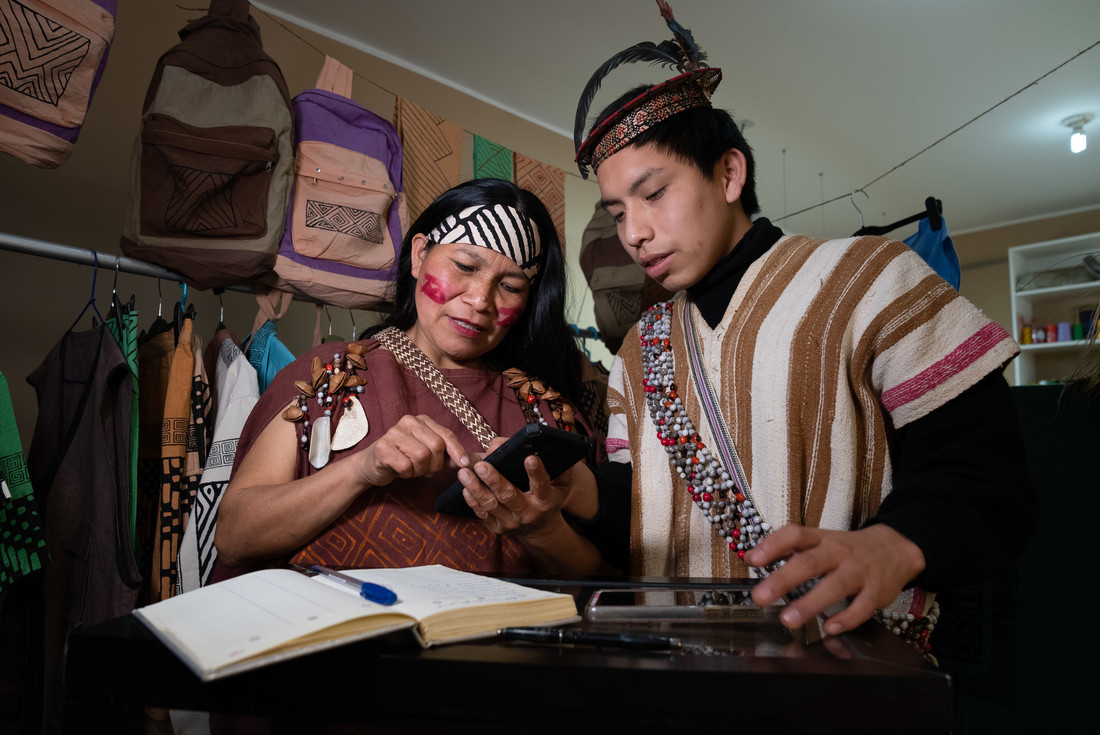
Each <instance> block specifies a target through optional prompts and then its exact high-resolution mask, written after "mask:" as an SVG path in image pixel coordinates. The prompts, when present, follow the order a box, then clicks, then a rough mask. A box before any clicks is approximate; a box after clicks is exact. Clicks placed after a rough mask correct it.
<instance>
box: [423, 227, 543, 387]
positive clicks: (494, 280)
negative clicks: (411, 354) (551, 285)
mask: <svg viewBox="0 0 1100 735" xmlns="http://www.w3.org/2000/svg"><path fill="white" fill-rule="evenodd" d="M428 245H429V243H428V239H427V238H426V237H425V236H424V235H415V236H414V237H413V239H412V246H413V250H412V275H413V277H414V278H415V279H416V324H414V325H413V326H412V328H411V329H410V330H409V337H410V339H412V341H413V342H414V343H415V344H416V346H417V347H419V348H420V349H421V351H423V352H424V354H426V355H427V356H428V357H429V358H430V359H431V361H432V362H433V363H435V365H436V367H440V368H455V367H481V364H482V361H481V358H482V356H484V355H485V353H487V352H489V351H490V350H492V349H493V348H494V347H496V346H497V345H499V344H500V343H501V341H502V340H503V339H504V337H505V335H507V334H508V330H509V329H510V328H511V327H512V325H513V324H515V323H516V321H517V320H518V319H519V317H520V314H522V313H523V310H524V308H526V306H527V297H528V295H529V293H530V290H531V283H530V281H529V280H528V279H527V276H526V275H525V274H524V272H523V271H522V270H521V269H520V267H519V266H518V265H516V263H515V261H513V260H512V259H511V258H508V257H506V256H504V255H501V254H500V253H498V252H496V251H495V250H490V249H489V248H485V247H481V246H479V245H470V244H467V243H447V244H440V245H435V246H434V247H431V248H429V247H428Z"/></svg>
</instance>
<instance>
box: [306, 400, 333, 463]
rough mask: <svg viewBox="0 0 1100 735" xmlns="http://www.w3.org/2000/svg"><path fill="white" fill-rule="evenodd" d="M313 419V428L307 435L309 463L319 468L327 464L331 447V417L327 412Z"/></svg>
mask: <svg viewBox="0 0 1100 735" xmlns="http://www.w3.org/2000/svg"><path fill="white" fill-rule="evenodd" d="M325 414H326V415H324V416H321V417H319V418H317V419H315V420H314V422H313V429H312V431H311V432H310V435H309V463H310V464H311V465H313V466H314V467H316V468H317V469H321V468H322V467H324V466H325V465H326V464H328V458H329V454H331V449H332V429H331V423H332V419H331V418H329V416H328V412H327V411H326V412H325Z"/></svg>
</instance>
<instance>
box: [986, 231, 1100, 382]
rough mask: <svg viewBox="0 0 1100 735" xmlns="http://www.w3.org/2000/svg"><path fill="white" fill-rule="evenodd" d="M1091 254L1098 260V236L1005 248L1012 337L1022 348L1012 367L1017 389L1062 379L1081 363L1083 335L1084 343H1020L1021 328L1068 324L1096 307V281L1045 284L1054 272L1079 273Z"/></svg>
mask: <svg viewBox="0 0 1100 735" xmlns="http://www.w3.org/2000/svg"><path fill="white" fill-rule="evenodd" d="M1090 254H1095V255H1097V257H1100V232H1093V233H1090V234H1087V235H1078V236H1076V237H1066V238H1062V239H1059V240H1049V241H1047V242H1038V243H1033V244H1031V245H1020V246H1018V247H1014V248H1009V250H1008V273H1009V288H1010V290H1011V298H1012V329H1013V337H1015V338H1016V341H1017V342H1020V343H1021V344H1020V356H1019V357H1017V358H1016V360H1015V361H1014V363H1013V366H1014V369H1015V376H1016V385H1030V384H1033V383H1037V382H1038V381H1040V380H1061V379H1064V378H1066V377H1068V376H1069V375H1070V374H1071V373H1072V371H1073V368H1074V366H1075V365H1076V363H1077V361H1079V360H1080V359H1081V355H1082V354H1083V353H1084V350H1085V348H1086V347H1087V346H1088V344H1089V340H1088V339H1087V337H1088V335H1087V333H1086V335H1085V337H1086V338H1085V339H1078V340H1070V341H1063V342H1044V343H1038V344H1023V342H1022V335H1021V323H1022V322H1023V321H1025V320H1026V321H1029V322H1031V324H1032V326H1033V328H1034V327H1039V326H1043V327H1045V326H1047V325H1049V324H1059V323H1060V322H1069V323H1070V324H1073V323H1075V322H1077V321H1078V312H1079V311H1080V310H1081V309H1084V308H1095V307H1096V305H1097V302H1098V301H1100V279H1095V278H1091V277H1089V280H1086V281H1083V282H1075V283H1064V284H1061V285H1048V282H1049V281H1051V280H1055V279H1054V276H1055V275H1056V273H1057V272H1059V271H1065V270H1068V269H1076V270H1077V272H1078V274H1079V273H1080V270H1081V267H1082V266H1083V263H1084V258H1085V256H1086V255H1090ZM1036 286H1038V288H1036ZM1097 318H1100V314H1096V315H1095V316H1094V324H1095V320H1096V319H1097ZM1085 328H1087V325H1086V326H1085ZM1093 328H1094V329H1095V326H1094V327H1093Z"/></svg>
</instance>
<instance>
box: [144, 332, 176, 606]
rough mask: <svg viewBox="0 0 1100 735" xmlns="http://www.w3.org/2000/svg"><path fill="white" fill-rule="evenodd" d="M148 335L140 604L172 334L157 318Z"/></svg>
mask: <svg viewBox="0 0 1100 735" xmlns="http://www.w3.org/2000/svg"><path fill="white" fill-rule="evenodd" d="M150 335H151V336H147V338H146V339H145V341H144V342H141V343H140V344H139V345H138V384H139V386H140V393H141V402H140V403H139V405H138V415H139V419H140V421H139V430H138V488H137V521H136V524H137V533H136V534H135V545H136V547H137V558H138V565H139V568H140V569H141V570H142V572H143V574H144V575H145V577H146V579H147V580H149V581H148V583H147V584H146V585H145V587H144V589H143V590H142V594H141V601H142V603H143V604H146V603H149V602H152V601H153V600H152V597H151V591H152V590H151V585H152V576H153V575H152V569H153V538H154V536H155V529H156V525H157V513H158V512H159V509H160V500H159V498H160V452H161V427H162V420H163V418H164V399H165V396H166V395H167V394H168V373H169V370H170V369H171V367H172V354H173V352H174V351H175V349H176V337H175V334H174V332H173V330H172V328H171V326H170V325H168V323H167V322H165V321H163V320H161V319H159V318H158V320H157V321H156V322H154V324H153V326H152V327H151V328H150Z"/></svg>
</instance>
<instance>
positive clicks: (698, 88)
mask: <svg viewBox="0 0 1100 735" xmlns="http://www.w3.org/2000/svg"><path fill="white" fill-rule="evenodd" d="M657 6H658V8H660V11H661V17H663V18H664V19H665V22H666V23H667V24H668V27H669V28H670V29H672V33H673V36H674V38H673V40H671V41H662V42H661V43H659V44H654V43H652V42H650V41H643V42H641V43H637V44H634V45H633V46H631V47H630V48H628V49H624V50H623V51H620V52H619V53H617V54H615V55H614V56H612V57H611V58H610V59H608V60H607V61H605V62H604V63H603V64H602V65H601V66H600V68H599V69H597V70H596V71H595V73H593V74H592V78H591V79H589V81H588V84H587V86H585V88H584V92H582V93H581V98H580V101H579V102H578V103H577V115H576V119H575V121H574V127H573V143H574V146H575V147H576V150H577V157H576V161H577V167H578V168H579V169H580V172H581V176H582V177H584V178H588V167H589V166H591V167H592V168H593V170H595V169H596V168H598V167H599V165H600V164H601V163H602V162H603V161H604V159H606V158H607V157H608V156H610V155H612V154H613V153H615V152H616V151H618V150H620V149H622V148H624V147H625V146H626V145H627V144H629V143H630V141H631V140H633V139H634V138H635V137H637V136H638V135H639V134H641V133H642V132H644V131H645V130H648V129H649V128H651V127H653V126H654V125H656V124H657V123H659V122H662V121H663V120H667V119H668V118H670V117H672V116H673V115H677V114H679V113H681V112H684V111H685V110H690V109H694V108H697V107H710V96H711V93H713V92H714V89H715V87H717V86H718V83H719V82H720V81H721V80H722V70H721V69H717V68H711V67H709V66H707V65H706V64H704V63H703V61H704V60H705V59H706V57H707V56H706V54H705V53H703V50H702V49H700V48H699V45H698V44H697V43H695V39H694V38H693V37H692V35H691V31H689V30H688V29H687V28H684V27H683V26H681V25H680V24H679V23H677V22H676V19H675V18H673V17H672V9H671V8H670V7H669V6H668V3H667V2H665V0H657ZM637 61H646V62H649V63H653V64H661V65H663V66H670V67H673V68H675V69H677V70H678V71H679V72H680V74H678V75H677V76H675V77H673V78H672V79H669V80H667V81H664V82H661V83H660V84H656V85H654V86H652V87H649V88H648V89H646V90H645V91H644V92H642V93H641V94H639V95H637V96H636V97H634V98H633V99H631V100H629V101H628V102H627V103H626V104H624V105H623V106H622V107H620V108H619V109H618V110H616V111H615V112H613V113H611V114H610V115H608V116H607V117H606V118H604V120H602V121H601V122H600V123H599V124H598V125H596V126H595V127H594V128H593V129H592V130H591V131H590V132H589V133H588V136H587V137H585V138H584V140H583V142H582V134H583V132H584V128H585V126H586V125H587V122H588V119H587V118H588V109H589V107H590V106H591V104H592V99H593V97H595V96H596V92H597V91H598V90H599V87H600V83H601V82H602V81H603V78H604V77H606V76H607V75H608V74H609V73H610V72H611V71H612V70H613V69H615V68H616V67H618V66H620V65H622V64H626V63H632V62H637Z"/></svg>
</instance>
